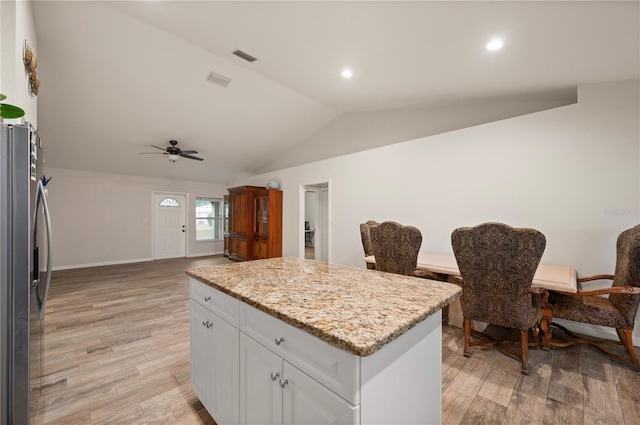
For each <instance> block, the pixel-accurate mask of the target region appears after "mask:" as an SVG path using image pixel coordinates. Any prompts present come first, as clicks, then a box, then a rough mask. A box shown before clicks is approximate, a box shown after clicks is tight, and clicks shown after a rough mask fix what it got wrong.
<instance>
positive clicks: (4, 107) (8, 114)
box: [0, 93, 24, 119]
mask: <svg viewBox="0 0 640 425" xmlns="http://www.w3.org/2000/svg"><path fill="white" fill-rule="evenodd" d="M6 98H7V96H5V95H3V94H2V93H0V101H2V100H5V99H6ZM0 117H2V118H5V119H12V118H20V117H24V110H23V109H22V108H18V107H17V106H13V105H9V104H8V103H0Z"/></svg>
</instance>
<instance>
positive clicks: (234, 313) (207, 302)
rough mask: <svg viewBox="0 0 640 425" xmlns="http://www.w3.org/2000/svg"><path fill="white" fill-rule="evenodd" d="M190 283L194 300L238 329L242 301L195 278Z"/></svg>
mask: <svg viewBox="0 0 640 425" xmlns="http://www.w3.org/2000/svg"><path fill="white" fill-rule="evenodd" d="M190 281H191V299H192V300H194V301H195V302H197V303H198V304H200V305H202V306H204V307H206V308H207V309H208V310H210V311H212V312H214V313H215V314H217V315H218V316H220V317H221V318H223V319H224V320H226V321H227V322H229V323H230V324H232V325H233V326H235V327H236V328H237V327H238V320H239V307H240V301H238V300H237V299H235V298H233V297H232V296H230V295H227V294H225V293H223V292H221V291H218V290H217V289H214V288H212V287H211V286H209V285H205V284H204V283H202V282H199V281H197V280H195V279H193V278H190Z"/></svg>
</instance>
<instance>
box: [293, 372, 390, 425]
mask: <svg viewBox="0 0 640 425" xmlns="http://www.w3.org/2000/svg"><path fill="white" fill-rule="evenodd" d="M283 370H284V377H285V379H286V380H287V383H286V385H285V386H284V401H283V409H284V424H285V425H297V424H314V425H319V424H353V425H355V424H359V423H360V418H359V411H358V407H354V406H352V405H350V404H349V403H347V402H346V401H345V400H343V399H342V398H340V397H338V396H337V395H335V394H334V393H333V392H332V391H330V390H329V389H327V388H326V387H325V386H323V385H321V384H320V383H319V382H317V381H316V380H314V379H313V378H311V377H309V376H308V375H306V374H305V373H303V372H302V371H300V370H299V369H298V368H296V367H294V366H292V365H291V364H289V363H287V362H286V361H285V362H284V366H283ZM380 402H384V400H381V401H380Z"/></svg>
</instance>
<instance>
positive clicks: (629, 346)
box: [616, 329, 640, 371]
mask: <svg viewBox="0 0 640 425" xmlns="http://www.w3.org/2000/svg"><path fill="white" fill-rule="evenodd" d="M616 332H617V333H618V338H620V341H621V342H622V345H624V348H625V349H626V350H627V353H628V354H629V357H631V361H632V362H633V364H634V365H635V367H636V369H638V370H639V371H640V359H638V354H637V353H636V349H635V347H634V346H633V332H632V329H616Z"/></svg>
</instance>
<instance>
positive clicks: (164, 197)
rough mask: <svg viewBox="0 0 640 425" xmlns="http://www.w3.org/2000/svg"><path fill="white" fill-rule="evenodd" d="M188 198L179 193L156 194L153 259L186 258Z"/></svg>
mask: <svg viewBox="0 0 640 425" xmlns="http://www.w3.org/2000/svg"><path fill="white" fill-rule="evenodd" d="M186 203H187V197H186V196H185V195H183V194H177V193H154V194H153V205H154V235H153V236H154V238H153V244H154V251H153V258H154V259H156V260H159V259H162V258H175V257H185V256H186V253H185V246H186V235H187V229H186V219H185V212H186V211H187V208H186Z"/></svg>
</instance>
